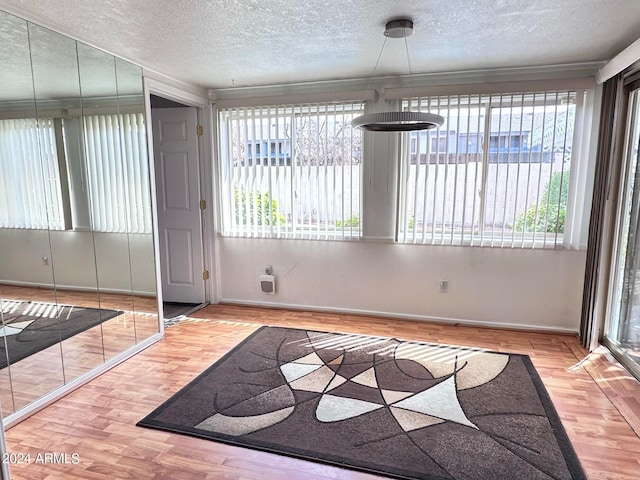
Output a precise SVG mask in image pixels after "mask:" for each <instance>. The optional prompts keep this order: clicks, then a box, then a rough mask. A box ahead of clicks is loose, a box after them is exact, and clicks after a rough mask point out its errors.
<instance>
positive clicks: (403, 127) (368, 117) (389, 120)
mask: <svg viewBox="0 0 640 480" xmlns="http://www.w3.org/2000/svg"><path fill="white" fill-rule="evenodd" d="M443 123H444V118H443V117H441V116H440V115H436V114H433V113H422V112H382V113H368V114H365V115H360V116H359V117H357V118H354V119H353V120H352V121H351V126H352V127H355V128H361V129H363V130H370V131H372V132H409V131H412V130H428V129H430V128H436V127H439V126H441V125H442V124H443Z"/></svg>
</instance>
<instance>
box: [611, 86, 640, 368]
mask: <svg viewBox="0 0 640 480" xmlns="http://www.w3.org/2000/svg"><path fill="white" fill-rule="evenodd" d="M627 88H628V93H629V96H628V99H629V100H628V102H629V103H628V110H627V112H628V113H627V124H626V134H625V142H624V166H623V175H622V177H621V178H622V179H623V181H624V183H623V185H622V188H621V194H620V198H619V202H618V205H619V208H618V222H617V248H616V255H615V260H614V262H615V264H614V265H615V276H614V277H613V278H614V280H613V285H612V291H611V292H612V294H613V302H612V303H611V307H612V308H611V310H610V315H609V321H608V324H607V326H606V331H605V335H604V343H605V344H606V345H607V346H608V347H609V348H610V349H611V351H612V352H613V353H614V354H615V355H616V356H617V357H618V359H619V360H620V361H621V362H623V363H624V364H625V365H626V366H627V367H628V368H629V370H631V371H632V372H633V373H634V374H635V375H636V376H637V377H639V378H640V168H638V147H639V142H640V86H637V85H631V86H630V87H627Z"/></svg>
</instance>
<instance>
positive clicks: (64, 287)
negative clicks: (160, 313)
mask: <svg viewBox="0 0 640 480" xmlns="http://www.w3.org/2000/svg"><path fill="white" fill-rule="evenodd" d="M3 284H4V285H13V286H16V287H31V288H46V289H48V290H53V289H54V288H55V289H58V290H64V291H76V292H95V291H96V289H95V288H92V287H76V286H73V285H53V284H51V283H35V282H20V281H15V280H0V285H3ZM98 290H99V291H100V292H103V293H116V294H119V295H136V296H138V297H155V296H156V294H155V292H142V291H137V290H133V291H132V290H121V289H118V288H103V287H100V288H99V289H98Z"/></svg>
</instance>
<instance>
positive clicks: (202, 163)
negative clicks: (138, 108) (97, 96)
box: [143, 71, 218, 334]
mask: <svg viewBox="0 0 640 480" xmlns="http://www.w3.org/2000/svg"><path fill="white" fill-rule="evenodd" d="M143 93H144V107H145V116H146V118H147V149H148V150H147V151H148V156H149V176H150V181H151V204H152V214H153V248H154V256H155V271H156V289H157V293H158V317H159V318H158V321H159V323H160V332H161V333H162V334H164V322H163V321H162V319H163V318H164V311H163V307H162V301H163V300H162V299H163V295H162V266H161V264H160V243H159V237H158V234H159V232H158V202H157V194H156V181H155V155H154V151H153V122H152V121H151V119H152V117H151V95H156V96H158V97H162V98H166V99H168V100H172V101H174V102H178V103H182V104H184V105H186V106H188V107H196V111H197V120H198V124H199V125H202V128H203V134H202V136H200V137H199V140H198V142H199V145H198V168H199V172H200V175H199V176H200V185H199V187H200V194H201V198H202V199H203V200H205V201H206V202H207V208H206V210H205V212H208V213H206V214H203V215H202V237H203V238H202V239H201V243H202V249H203V252H202V253H203V259H204V265H205V269H208V270H209V272H210V276H209V281H208V283H207V284H206V285H205V303H217V301H218V295H217V293H216V292H217V283H218V282H217V274H216V272H217V270H218V269H217V266H216V258H215V235H214V231H215V230H214V225H213V219H214V215H213V214H212V213H211V212H212V211H213V210H214V205H215V204H214V198H213V172H212V164H213V162H212V160H211V159H212V158H213V123H212V109H211V102H210V100H209V97H208V93H207V91H206V90H204V89H199V88H195V87H191V86H188V85H183V84H180V83H179V82H175V81H169V80H168V79H166V78H163V77H161V76H159V75H158V74H156V73H155V72H148V71H143Z"/></svg>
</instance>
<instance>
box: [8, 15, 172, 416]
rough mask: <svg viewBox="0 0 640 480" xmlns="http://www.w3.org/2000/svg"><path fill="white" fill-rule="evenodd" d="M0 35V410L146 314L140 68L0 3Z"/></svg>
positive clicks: (148, 284) (113, 342)
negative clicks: (15, 340) (31, 346)
mask: <svg viewBox="0 0 640 480" xmlns="http://www.w3.org/2000/svg"><path fill="white" fill-rule="evenodd" d="M0 39H1V40H2V42H3V46H4V47H6V48H3V49H2V50H1V51H0V61H2V62H3V63H2V64H3V65H10V66H11V68H5V69H1V70H0V85H2V87H1V88H0V243H1V244H2V249H3V251H5V252H10V254H9V255H3V258H2V262H0V307H1V308H0V320H1V321H2V330H1V332H2V335H0V337H1V338H0V341H1V345H2V347H0V402H2V407H3V414H4V415H5V416H6V415H9V414H11V413H14V412H16V411H18V410H19V409H21V408H23V407H24V406H26V405H28V404H29V403H31V402H33V401H34V400H37V399H38V398H41V397H42V396H44V395H47V394H48V393H50V392H51V391H53V390H55V389H57V388H58V387H60V386H62V385H63V384H64V383H69V382H70V381H72V380H73V379H75V378H77V377H78V376H80V375H82V374H84V373H87V372H89V371H90V370H91V369H93V368H95V367H97V366H99V365H101V364H102V363H104V362H105V361H106V360H107V359H109V358H112V357H113V356H114V355H117V354H119V353H121V352H122V351H124V350H126V349H128V348H130V347H132V346H134V345H135V344H136V343H139V342H140V341H142V340H144V339H146V338H148V337H149V336H150V335H152V334H155V333H157V332H158V331H159V326H160V325H159V319H158V314H157V311H158V310H157V307H158V306H157V299H156V297H157V295H156V279H155V259H154V247H153V236H152V228H151V222H152V220H151V218H152V215H151V194H150V184H149V163H148V159H147V157H148V155H147V151H146V142H147V139H146V132H145V128H146V127H145V118H144V102H143V98H144V97H143V90H142V72H141V69H140V68H139V67H137V66H135V65H133V64H130V63H128V62H125V61H123V60H120V59H116V58H115V57H113V56H111V55H109V54H106V53H104V52H102V51H100V50H97V49H94V48H92V47H89V46H87V45H84V44H81V43H78V42H76V41H75V40H72V39H70V38H68V37H65V36H63V35H60V34H57V33H54V32H52V31H50V30H48V29H45V28H42V27H40V26H37V25H35V24H31V23H28V22H26V21H24V20H22V19H19V18H17V17H14V16H12V15H9V14H6V13H4V12H0ZM29 45H31V48H29ZM8 121H11V122H12V123H10V122H8ZM3 122H4V123H3ZM7 132H9V133H7ZM16 139H17V140H16ZM16 142H17V143H16ZM16 145H18V147H16ZM16 148H18V149H19V150H20V154H18V153H16ZM16 159H20V161H19V162H17V161H16ZM11 179H14V180H15V179H19V180H20V181H12V180H11ZM3 193H4V195H3ZM16 218H20V219H21V220H20V221H16ZM24 218H27V221H25V220H24ZM21 222H22V223H21ZM25 306H26V307H29V308H30V310H27V313H29V314H33V315H32V317H29V318H28V322H27V321H25V322H22V323H23V325H20V324H19V323H20V322H21V321H22V320H24V319H25V318H26V317H24V312H23V311H22V310H24V309H25ZM20 309H22V310H20ZM16 312H18V313H17V314H16ZM20 314H22V315H23V316H17V315H20ZM16 322H18V324H17V323H16ZM27 323H28V324H27ZM16 331H18V333H19V335H20V339H21V340H28V341H29V342H31V341H32V340H33V339H34V338H35V339H36V340H37V339H38V338H41V337H42V335H43V334H44V335H45V336H46V337H47V340H46V341H45V342H42V341H40V343H39V346H40V348H39V349H36V350H34V351H32V352H27V354H25V353H24V352H20V351H19V348H18V347H16V346H15V345H13V344H12V343H11V342H12V339H11V337H12V336H14V337H15V336H16V335H14V333H15V332H16ZM38 335H40V337H38ZM23 343H28V342H23ZM36 343H37V342H36ZM3 358H4V359H5V362H4V363H5V365H7V366H5V368H2V359H3Z"/></svg>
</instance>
